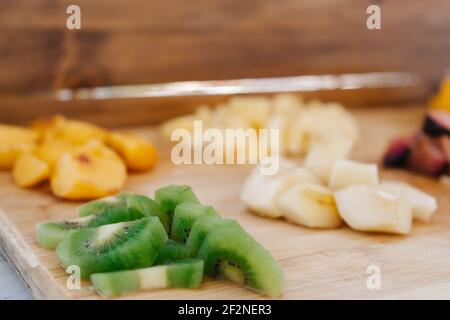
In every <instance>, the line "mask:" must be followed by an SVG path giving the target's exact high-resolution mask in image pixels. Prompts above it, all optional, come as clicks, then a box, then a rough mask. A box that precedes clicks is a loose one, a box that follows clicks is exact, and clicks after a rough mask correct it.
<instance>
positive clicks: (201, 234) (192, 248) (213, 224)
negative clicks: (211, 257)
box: [186, 215, 240, 257]
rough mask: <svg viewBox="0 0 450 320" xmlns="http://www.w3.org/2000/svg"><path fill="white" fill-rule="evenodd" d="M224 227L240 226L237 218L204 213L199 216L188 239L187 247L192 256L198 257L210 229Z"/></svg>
mask: <svg viewBox="0 0 450 320" xmlns="http://www.w3.org/2000/svg"><path fill="white" fill-rule="evenodd" d="M224 227H235V228H240V225H239V223H238V222H237V221H236V220H231V219H223V218H221V217H218V216H209V215H204V216H201V217H199V218H198V219H197V220H196V221H195V223H194V225H193V226H192V228H191V232H190V233H189V237H188V239H187V241H186V248H187V251H188V254H189V256H190V257H196V256H197V254H198V251H199V250H200V247H201V246H202V244H203V241H204V240H205V238H206V236H207V235H208V233H209V232H210V231H214V230H217V229H220V228H224Z"/></svg>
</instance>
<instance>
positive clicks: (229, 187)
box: [0, 107, 450, 299]
mask: <svg viewBox="0 0 450 320" xmlns="http://www.w3.org/2000/svg"><path fill="white" fill-rule="evenodd" d="M422 113H423V109H422V108H420V107H410V108H408V109H403V110H401V111H400V110H398V109H393V108H378V109H373V110H370V109H369V110H356V111H355V115H356V117H357V119H358V122H359V125H360V127H361V130H362V139H361V141H360V142H359V144H358V145H357V146H356V148H355V150H354V153H353V156H352V158H354V159H359V160H364V161H377V159H379V157H380V154H381V153H382V151H383V149H384V148H385V146H386V143H387V141H388V139H389V138H391V137H393V136H396V135H398V134H407V133H410V132H411V131H413V130H415V128H417V127H418V126H419V125H420V121H421V117H422ZM133 130H134V131H136V132H138V133H140V134H142V135H145V136H148V137H150V138H152V139H154V141H155V142H156V143H157V145H158V147H159V149H160V151H161V156H162V159H161V162H160V163H159V165H158V166H157V168H156V169H155V170H154V171H153V172H151V173H148V174H143V175H132V176H130V177H129V179H128V182H127V185H126V188H127V189H130V190H133V191H136V192H140V193H143V194H148V195H152V194H153V192H154V190H155V189H157V188H159V187H161V186H164V185H166V184H169V183H186V184H190V185H192V186H193V188H194V190H195V192H196V193H197V194H198V196H199V198H200V200H201V201H202V202H204V203H207V204H210V205H213V206H215V207H216V208H217V209H218V210H219V212H220V213H221V214H222V215H223V216H225V217H227V218H233V219H237V220H238V221H239V222H240V223H241V224H242V225H243V227H244V228H245V229H246V230H247V231H248V232H249V233H250V234H251V235H252V236H254V237H255V238H256V239H257V240H258V241H259V242H261V244H262V245H263V246H265V247H266V248H267V249H268V250H269V251H270V252H271V253H272V254H273V256H274V257H275V259H276V260H277V261H278V262H279V263H280V265H281V267H282V269H283V270H284V272H285V276H286V279H287V288H286V290H285V292H284V294H283V296H282V297H280V298H283V299H305V298H313V299H315V298H319V299H361V298H368V299H381V298H386V299H394V298H401V299H406V298H419V299H423V298H437V299H446V298H448V297H449V296H450V269H449V268H448V264H449V262H450V261H449V257H450V246H449V245H448V243H449V240H450V233H449V228H450V216H449V210H450V199H449V198H448V194H449V192H450V187H448V186H444V185H443V184H440V183H439V182H437V181H435V180H433V179H430V178H424V177H420V176H415V175H412V174H409V173H406V172H402V171H391V170H389V171H387V170H383V171H382V177H389V178H396V179H401V180H404V181H408V182H410V183H412V184H414V185H416V186H418V187H420V188H423V189H424V190H425V191H427V192H430V193H431V194H433V195H435V196H436V197H438V199H439V211H438V213H437V214H436V215H435V216H434V217H433V220H432V222H431V223H430V224H420V223H415V224H414V228H413V232H412V234H411V235H410V236H396V235H379V234H367V233H360V232H357V231H353V230H351V229H349V228H347V227H343V228H341V229H338V230H328V231H325V230H323V231H318V230H311V229H306V228H303V227H300V226H295V225H291V224H288V223H286V222H285V221H283V220H270V219H265V218H260V217H257V216H255V215H252V214H250V213H248V212H247V211H246V210H245V208H244V206H243V205H242V203H241V202H240V201H239V199H238V195H239V192H240V189H241V183H242V181H243V179H244V178H245V175H246V173H247V172H248V170H249V169H250V168H249V167H247V166H194V165H193V166H174V165H173V164H171V162H170V161H169V158H168V157H169V156H168V154H169V148H168V144H167V143H165V142H163V141H161V139H160V138H159V136H158V134H157V133H156V132H155V130H154V129H151V128H140V129H133ZM0 194H1V195H2V197H1V198H0V210H1V212H0V243H1V245H2V247H3V248H4V250H5V252H6V254H7V256H8V258H9V259H10V260H11V261H12V262H13V263H14V264H15V266H16V268H17V269H18V270H19V272H20V274H21V276H22V277H23V278H24V280H25V281H26V283H27V285H28V286H29V287H30V289H31V292H32V294H33V296H34V297H36V298H47V299H66V298H74V299H98V298H100V297H99V296H98V295H96V294H95V293H94V292H93V291H92V290H91V289H90V285H89V283H88V282H83V283H82V289H81V290H67V289H65V284H66V280H67V276H66V275H65V273H64V271H63V269H62V268H61V267H60V266H59V263H58V260H57V258H56V256H55V254H54V253H53V252H52V251H48V250H44V249H41V248H39V247H38V246H37V244H36V238H35V224H36V223H37V222H40V221H44V220H49V219H63V218H69V217H74V216H75V215H76V213H75V209H76V207H77V206H78V205H79V204H78V203H70V202H66V201H61V200H59V199H56V198H55V197H53V196H52V195H51V193H50V191H49V189H48V187H41V188H37V189H35V190H24V189H19V188H17V187H15V186H14V185H13V184H12V182H11V178H10V175H9V174H8V173H1V174H0ZM369 265H378V266H379V267H380V268H381V276H382V278H381V279H382V282H381V284H382V287H381V289H380V290H369V289H367V287H366V280H367V277H368V275H367V274H366V269H367V267H368V266H369ZM123 298H124V299H260V298H264V297H263V296H260V295H258V294H256V293H254V292H252V291H249V290H246V289H244V288H240V287H238V286H236V285H234V284H232V283H228V282H223V281H213V280H207V281H206V282H205V283H204V284H203V285H202V287H201V288H200V289H196V290H182V289H170V290H156V291H146V292H140V293H136V294H131V295H128V296H126V297H123Z"/></svg>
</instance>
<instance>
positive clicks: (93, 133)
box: [31, 115, 106, 144]
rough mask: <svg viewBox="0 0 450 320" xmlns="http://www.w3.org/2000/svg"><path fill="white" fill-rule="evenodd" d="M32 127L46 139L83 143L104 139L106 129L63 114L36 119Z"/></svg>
mask: <svg viewBox="0 0 450 320" xmlns="http://www.w3.org/2000/svg"><path fill="white" fill-rule="evenodd" d="M31 128H32V129H33V130H35V131H37V132H39V133H40V134H41V135H42V136H43V137H44V138H45V139H48V138H50V139H53V140H54V139H58V140H66V141H68V142H70V143H73V144H83V143H86V142H88V141H89V140H92V139H97V140H100V141H104V140H105V139H106V131H105V130H104V129H102V128H100V127H97V126H96V125H93V124H91V123H88V122H84V121H79V120H72V119H66V118H64V117H63V116H59V115H57V116H52V117H50V118H46V119H39V120H36V121H35V122H33V123H32V124H31Z"/></svg>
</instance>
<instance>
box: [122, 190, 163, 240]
mask: <svg viewBox="0 0 450 320" xmlns="http://www.w3.org/2000/svg"><path fill="white" fill-rule="evenodd" d="M126 207H127V208H129V209H133V210H137V211H138V212H140V213H141V214H143V215H144V216H146V217H153V216H154V217H158V218H159V220H160V221H161V223H162V225H163V226H164V228H165V229H166V231H167V232H169V228H170V219H169V215H168V214H167V212H166V211H164V210H163V208H162V207H161V206H160V205H159V204H158V203H157V202H156V201H154V200H152V199H150V198H149V197H146V196H143V195H139V194H129V195H128V197H127V199H126Z"/></svg>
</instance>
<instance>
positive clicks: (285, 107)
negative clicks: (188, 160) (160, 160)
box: [161, 94, 359, 156]
mask: <svg viewBox="0 0 450 320" xmlns="http://www.w3.org/2000/svg"><path fill="white" fill-rule="evenodd" d="M196 120H198V121H202V126H203V129H204V130H205V129H208V128H216V129H219V130H221V131H224V130H225V129H229V128H232V129H235V128H241V129H244V130H247V129H254V130H259V129H279V133H280V141H279V142H280V145H279V147H280V153H281V154H283V155H289V156H305V155H307V154H308V153H309V152H310V149H312V147H313V146H314V145H316V144H321V145H325V144H329V145H331V144H332V143H328V142H330V141H332V142H336V141H338V140H339V141H345V143H346V144H349V145H350V148H351V146H352V145H353V144H354V142H356V140H357V139H358V137H359V130H358V127H357V124H356V121H355V119H354V118H353V116H352V115H351V114H350V113H349V112H348V111H347V110H346V109H345V108H344V106H343V105H341V104H339V103H335V102H330V103H325V102H321V101H318V100H311V101H304V100H302V99H301V97H299V96H298V95H294V94H277V95H275V96H274V97H272V98H267V97H263V96H236V97H232V98H230V99H229V100H228V102H226V103H221V104H218V105H216V106H215V107H213V108H210V107H208V106H199V107H198V108H197V110H196V111H195V112H194V113H193V114H190V115H185V116H181V117H177V118H174V119H171V120H169V121H167V122H165V123H163V125H162V126H161V132H162V134H163V135H164V136H165V137H166V138H167V139H170V137H171V134H172V132H173V131H174V130H175V129H179V128H183V129H186V130H188V131H189V132H190V133H191V134H193V131H194V121H196ZM257 134H258V131H257ZM229 147H230V146H228V145H226V146H225V148H227V150H228V148H229ZM232 147H235V146H234V145H233V146H232ZM249 149H250V148H249ZM257 149H258V148H253V150H257ZM224 154H227V152H224Z"/></svg>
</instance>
